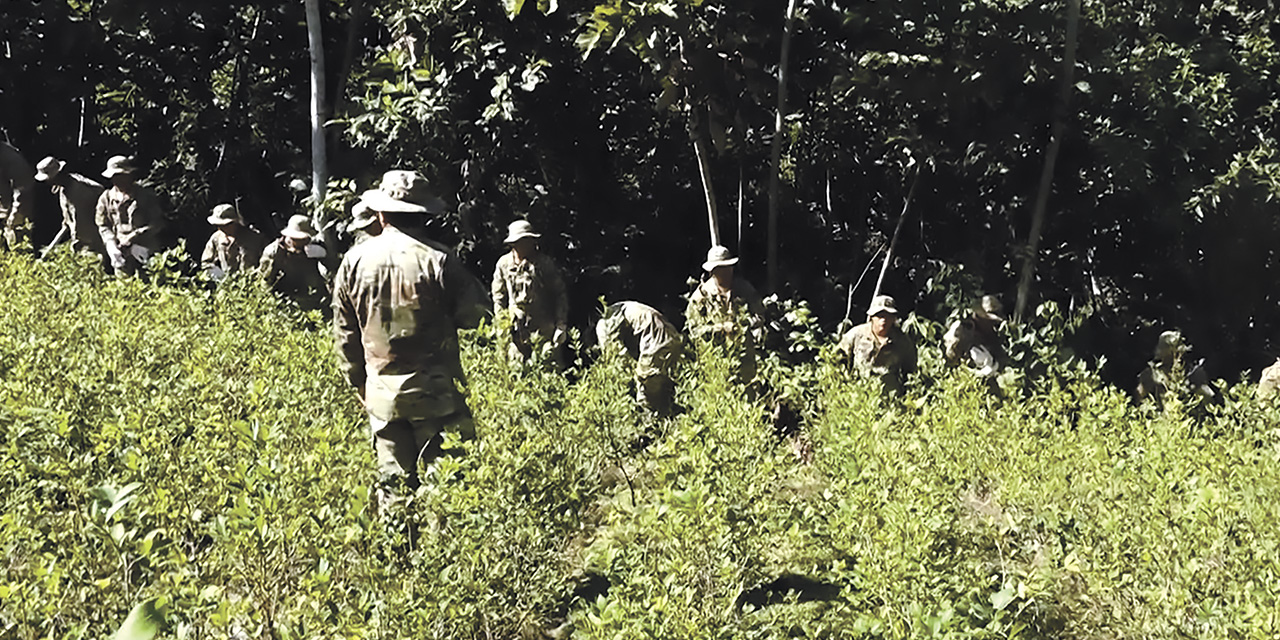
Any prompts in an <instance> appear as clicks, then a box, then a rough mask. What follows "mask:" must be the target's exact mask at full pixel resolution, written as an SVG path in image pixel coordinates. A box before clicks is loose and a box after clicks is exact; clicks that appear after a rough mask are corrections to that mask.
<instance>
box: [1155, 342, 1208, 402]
mask: <svg viewBox="0 0 1280 640" xmlns="http://www.w3.org/2000/svg"><path fill="white" fill-rule="evenodd" d="M1190 351H1191V347H1190V346H1189V345H1188V344H1187V343H1186V342H1185V341H1184V340H1183V339H1182V334H1181V333H1179V332H1177V331H1165V332H1164V333H1161V334H1160V338H1159V340H1157V342H1156V349H1155V354H1154V355H1155V360H1153V361H1152V362H1150V363H1148V364H1147V368H1146V369H1145V370H1143V372H1142V373H1141V374H1140V375H1139V376H1138V394H1137V395H1138V401H1139V402H1141V401H1142V400H1145V399H1147V398H1151V399H1153V400H1155V401H1156V404H1163V402H1164V397H1165V395H1166V394H1167V393H1169V392H1170V391H1171V390H1180V391H1182V392H1184V393H1185V392H1189V393H1191V394H1192V396H1193V397H1194V402H1195V403H1196V404H1200V403H1203V402H1204V401H1206V400H1210V399H1212V398H1213V397H1214V396H1215V395H1216V392H1215V391H1214V390H1213V387H1212V386H1211V385H1210V384H1209V374H1208V373H1206V372H1205V370H1204V361H1203V360H1201V361H1200V362H1197V363H1194V364H1192V365H1191V366H1190V367H1189V368H1187V367H1186V364H1185V362H1184V361H1183V356H1184V355H1186V354H1187V353H1188V352H1190Z"/></svg>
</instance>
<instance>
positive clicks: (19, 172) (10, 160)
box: [0, 141, 36, 249]
mask: <svg viewBox="0 0 1280 640" xmlns="http://www.w3.org/2000/svg"><path fill="white" fill-rule="evenodd" d="M35 176H36V172H35V169H33V168H32V167H31V164H30V163H28V162H27V160H26V158H23V157H22V154H21V153H20V152H19V151H18V150H17V149H15V148H14V147H13V145H11V144H9V143H7V142H3V141H0V223H3V227H4V230H3V239H4V242H3V244H4V245H5V246H8V247H9V248H10V249H18V248H21V247H24V246H25V245H26V243H27V241H28V236H29V235H30V231H31V223H30V221H31V207H32V206H33V204H32V199H31V196H32V193H31V187H32V186H34V185H35V181H36V178H35Z"/></svg>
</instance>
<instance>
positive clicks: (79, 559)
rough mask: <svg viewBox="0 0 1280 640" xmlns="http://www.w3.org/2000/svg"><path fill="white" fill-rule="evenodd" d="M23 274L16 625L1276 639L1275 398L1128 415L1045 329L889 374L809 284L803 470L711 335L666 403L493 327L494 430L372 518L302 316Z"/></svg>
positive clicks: (16, 378) (209, 632)
mask: <svg viewBox="0 0 1280 640" xmlns="http://www.w3.org/2000/svg"><path fill="white" fill-rule="evenodd" d="M0 296H3V298H2V299H4V300H5V301H6V302H7V303H8V304H6V305H5V308H4V310H3V312H0V314H2V317H0V423H3V424H4V429H3V430H2V431H0V434H2V435H0V448H2V449H3V455H2V456H0V487H2V488H3V489H4V497H3V510H0V549H2V550H3V558H0V562H3V566H4V571H3V572H0V636H2V637H6V638H8V637H13V638H45V637H55V638H88V637H104V636H106V635H109V634H111V633H113V632H114V631H115V630H116V629H119V628H121V627H122V625H123V626H124V627H125V628H126V629H127V630H128V631H129V632H130V633H143V634H148V633H154V632H155V630H156V629H160V633H162V634H163V636H164V637H178V638H206V637H278V638H304V637H305V638H311V637H326V638H328V637H334V638H337V637H342V638H404V637H442V638H443V637H448V638H473V637H474V638H516V637H520V638H537V637H546V636H547V635H550V636H553V637H569V636H571V637H575V638H615V637H624V638H643V637H652V638H784V637H785V638H791V637H804V638H867V637H883V638H906V637H949V638H997V637H1000V638H1005V637H1021V638H1100V637H1112V638H1164V637H1177V636H1185V637H1196V638H1259V639H1260V638H1271V637H1275V636H1276V634H1277V633H1280V629H1278V628H1277V625H1278V624H1280V623H1278V622H1277V618H1276V616H1275V611H1276V610H1277V607H1278V604H1280V603H1278V601H1277V594H1278V593H1280V567H1278V566H1277V564H1276V561H1275V559H1276V558H1277V557H1278V555H1277V554H1278V553H1280V533H1278V532H1280V526H1277V525H1280V522H1278V520H1280V510H1278V509H1277V507H1276V502H1275V500H1274V496H1275V495H1277V492H1280V471H1277V464H1276V463H1277V460H1278V459H1280V438H1278V437H1277V434H1280V414H1278V413H1277V411H1276V410H1275V409H1269V408H1264V407H1260V406H1258V405H1256V404H1255V403H1254V402H1252V401H1251V395H1250V390H1249V389H1248V388H1246V387H1245V386H1244V385H1236V386H1234V387H1231V388H1229V389H1228V390H1227V393H1226V394H1225V396H1226V399H1225V401H1224V402H1223V403H1222V404H1221V405H1220V406H1215V407H1212V408H1211V409H1210V410H1209V412H1208V415H1207V416H1206V417H1204V418H1203V419H1193V418H1191V417H1188V416H1187V415H1186V412H1185V411H1183V410H1182V409H1181V407H1180V406H1179V405H1178V404H1177V403H1171V404H1170V406H1169V407H1168V408H1167V410H1166V411H1164V412H1162V413H1156V412H1154V411H1153V410H1151V409H1150V408H1136V407H1133V406H1132V405H1131V403H1130V402H1129V399H1128V398H1127V397H1126V396H1125V395H1123V394H1121V393H1119V392H1117V391H1116V390H1115V389H1113V388H1110V387H1107V386H1105V385H1104V384H1102V383H1101V382H1100V381H1099V380H1098V378H1097V376H1096V375H1094V374H1092V373H1091V372H1090V369H1089V368H1088V367H1083V366H1081V365H1079V364H1078V363H1074V362H1072V361H1069V360H1067V359H1066V358H1064V357H1063V354H1061V353H1060V352H1056V351H1054V350H1053V349H1052V348H1051V346H1050V344H1049V343H1050V342H1051V340H1050V337H1049V336H1048V335H1047V334H1045V335H1043V336H1041V338H1037V339H1036V341H1034V342H1030V343H1029V344H1030V346H1031V348H1030V349H1029V350H1026V351H1023V353H1025V354H1032V355H1033V356H1034V357H1035V358H1037V362H1043V363H1046V364H1045V367H1047V368H1046V370H1045V372H1044V373H1042V374H1040V375H1039V377H1038V378H1036V379H1035V381H1034V382H1032V383H1028V385H1027V386H1026V387H1025V392H1024V393H1020V394H1012V395H1001V394H993V393H991V392H990V389H989V388H988V387H987V386H985V385H984V384H981V383H980V382H979V381H977V380H975V379H974V378H973V377H972V376H969V375H966V374H965V373H964V372H963V371H945V370H943V369H942V368H941V367H940V365H939V363H938V362H937V356H936V353H934V352H935V351H936V350H937V346H936V343H935V342H929V341H922V342H921V355H922V367H923V368H924V369H925V371H924V374H923V375H921V376H919V377H918V379H917V382H916V384H915V386H914V387H912V388H911V390H910V391H909V392H908V394H907V396H906V397H905V398H901V399H897V398H882V397H881V396H880V394H879V392H878V390H877V389H875V388H874V387H873V386H872V385H869V384H866V383H863V382H861V381H859V380H856V379H853V378H851V377H850V375H849V374H848V373H847V372H845V371H844V370H843V369H842V368H841V367H839V366H837V365H836V364H835V363H834V359H833V358H831V357H830V356H831V346H830V344H829V341H828V342H827V343H825V344H824V339H823V338H822V336H821V335H820V334H819V333H817V332H816V329H815V328H813V326H812V322H811V317H810V316H808V315H807V313H806V311H805V310H804V308H803V307H802V306H800V305H796V304H793V303H785V304H782V305H781V306H782V307H783V309H784V315H785V314H786V313H790V314H791V315H792V317H791V318H790V319H789V320H788V322H789V323H790V329H789V331H790V333H791V334H792V335H790V336H789V344H792V345H796V346H797V348H798V352H802V353H806V354H810V355H812V354H813V353H814V352H815V351H816V352H817V356H816V357H812V358H808V357H806V358H795V357H787V358H774V357H772V356H768V355H765V356H764V358H763V359H764V362H765V364H764V365H763V367H762V371H763V372H764V374H765V375H766V376H767V377H769V379H770V384H771V386H772V387H773V388H774V389H775V390H778V391H779V392H780V393H789V394H791V397H799V398H801V399H802V400H803V403H804V404H803V406H802V407H801V410H802V413H803V414H804V418H805V421H804V423H805V425H806V427H805V430H806V433H805V436H806V437H807V438H808V439H809V440H810V441H811V443H812V447H813V451H812V462H810V463H806V462H804V461H802V460H800V459H798V458H797V456H796V455H794V454H793V452H792V449H791V447H789V446H787V444H785V443H783V442H780V441H779V440H778V438H777V437H776V436H775V435H774V433H773V432H772V430H771V428H770V424H769V423H770V419H769V409H770V407H769V405H768V403H769V402H770V399H768V398H761V399H759V400H755V399H751V398H753V397H754V396H752V395H751V394H747V393H745V392H744V390H743V388H742V387H740V386H739V385H737V384H736V383H734V382H731V380H732V379H733V377H734V376H733V375H732V372H734V371H735V369H734V364H733V362H732V361H731V359H729V358H725V357H723V355H721V354H717V353H715V352H714V350H711V349H709V348H707V346H706V345H696V347H695V348H696V349H697V353H696V358H695V359H693V360H692V361H691V363H690V364H689V365H688V366H687V367H686V368H685V369H684V370H683V371H682V372H681V373H680V377H679V381H678V394H679V397H678V401H679V403H680V404H681V405H682V406H684V407H687V410H686V411H685V412H684V413H682V414H680V415H678V416H677V417H675V418H673V419H670V420H666V421H653V420H651V419H648V418H645V417H644V416H643V414H642V413H641V412H640V411H639V410H638V408H637V407H636V406H635V404H634V401H633V399H632V390H631V388H630V385H631V384H632V383H631V377H632V376H631V368H630V367H631V365H630V363H629V362H627V361H626V360H625V359H624V358H620V357H617V356H613V355H604V356H602V357H601V358H599V359H598V360H596V361H595V362H593V363H591V364H590V365H589V366H587V365H584V366H583V368H582V369H581V370H580V371H578V372H577V375H578V378H577V380H576V381H574V382H572V383H570V382H568V381H566V380H565V379H564V378H561V377H559V376H556V375H552V374H549V373H546V372H543V371H531V372H528V373H526V374H524V375H515V374H513V372H511V371H510V370H509V369H508V368H507V366H506V362H505V351H504V350H503V349H502V348H501V344H500V343H499V342H498V341H495V340H493V339H492V338H491V337H489V330H488V329H487V328H482V329H480V330H478V331H475V332H469V333H467V334H466V335H464V337H463V352H464V364H465V366H466V369H467V372H468V376H469V386H468V394H469V399H470V403H471V406H472V409H473V410H474V412H475V414H476V418H477V423H478V425H479V432H480V438H479V439H478V440H476V441H473V442H469V443H465V445H464V444H463V443H456V442H455V443H452V444H453V446H455V447H457V448H460V449H464V450H465V455H461V456H452V457H445V458H443V459H442V460H441V461H440V462H439V463H438V464H437V465H436V466H435V467H434V468H433V469H431V470H430V472H429V477H430V478H431V482H429V483H428V488H427V489H425V490H423V491H422V492H420V493H419V494H417V495H415V496H414V497H413V498H412V499H411V500H409V501H408V502H407V504H404V505H402V506H399V507H395V508H392V509H390V510H388V511H384V512H383V513H378V512H377V509H375V507H374V502H375V501H374V500H372V499H371V486H372V482H373V480H374V472H373V469H372V467H373V455H372V450H371V447H370V443H369V436H368V433H367V426H366V422H365V417H364V415H363V413H362V410H361V408H360V406H359V404H358V402H357V401H356V399H355V396H354V394H353V393H352V392H351V391H350V390H349V389H348V388H347V387H346V385H345V382H344V381H343V380H341V379H340V377H339V375H338V373H337V368H336V367H335V366H334V363H333V357H334V356H333V355H332V345H331V336H330V333H329V331H328V329H327V328H325V327H322V326H317V322H316V317H315V315H314V314H312V315H310V316H308V315H304V314H301V313H299V312H298V311H296V310H290V309H289V308H287V307H281V306H280V304H279V303H278V302H277V300H276V299H275V298H274V297H273V296H272V295H271V294H270V293H269V292H268V291H267V290H266V289H265V288H264V287H263V286H262V285H261V284H260V283H258V282H256V281H254V280H252V279H249V278H233V279H231V280H229V281H228V282H226V283H224V284H223V285H222V286H220V287H218V288H217V289H216V290H203V289H186V288H175V287H172V286H168V285H164V284H146V283H143V282H140V281H138V280H133V279H122V280H117V279H113V278H108V277H104V276H102V275H100V274H99V273H98V272H97V269H96V267H95V266H94V265H91V264H85V263H79V262H76V260H75V259H74V258H72V257H71V256H69V255H62V256H60V257H58V258H57V259H56V260H55V261H53V262H50V263H35V262H32V261H30V260H28V259H26V258H21V257H16V256H10V255H0ZM913 324H918V326H915V328H913ZM907 325H908V329H909V330H910V331H912V332H913V333H914V334H915V335H917V336H918V337H921V338H926V337H930V336H932V338H931V339H933V338H936V337H937V334H938V328H937V326H936V325H930V324H927V323H926V322H925V321H923V320H917V321H916V323H910V322H909V323H907ZM1037 326H1038V325H1036V324H1034V323H1033V325H1032V327H1031V328H1029V329H1027V331H1029V332H1041V331H1042V330H1041V329H1038V328H1036V327H1037ZM1037 335H1040V334H1039V333H1038V334H1037ZM1027 357H1031V356H1030V355H1029V356H1027ZM1048 363H1057V365H1055V366H1059V365H1060V366H1061V367H1062V368H1060V369H1056V370H1054V369H1052V368H1049V364H1048ZM1054 371H1057V373H1054ZM131 614H132V615H131ZM126 621H127V622H126Z"/></svg>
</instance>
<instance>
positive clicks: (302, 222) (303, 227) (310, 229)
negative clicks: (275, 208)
mask: <svg viewBox="0 0 1280 640" xmlns="http://www.w3.org/2000/svg"><path fill="white" fill-rule="evenodd" d="M280 235H282V236H284V237H286V238H293V239H294V240H310V239H311V236H314V235H316V228H315V226H314V225H312V224H311V218H309V217H307V216H304V215H301V214H299V215H296V216H291V217H290V218H289V225H288V226H286V227H285V228H284V229H282V230H281V231H280Z"/></svg>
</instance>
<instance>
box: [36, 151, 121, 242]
mask: <svg viewBox="0 0 1280 640" xmlns="http://www.w3.org/2000/svg"><path fill="white" fill-rule="evenodd" d="M65 167H66V163H65V162H62V161H61V160H58V159H57V158H54V157H53V156H49V157H48V158H45V159H44V160H41V161H40V163H39V164H37V165H36V180H37V181H39V182H44V183H47V184H48V185H49V189H50V190H52V191H53V193H55V194H56V195H57V196H58V204H59V205H60V206H61V207H62V230H60V231H59V232H58V237H62V236H63V235H69V236H70V237H71V248H72V249H75V250H76V251H83V252H85V253H92V254H94V255H96V256H98V257H99V258H100V259H103V260H105V259H106V257H107V252H106V249H104V248H103V246H102V235H101V234H100V233H98V224H97V222H95V216H96V213H97V209H98V199H99V198H101V197H102V192H103V191H104V187H103V186H102V185H101V184H99V183H98V182H97V181H96V180H90V179H89V178H86V177H84V176H82V175H80V174H78V173H72V172H70V171H63V169H64V168H65ZM52 248H53V244H50V245H49V246H48V247H46V248H45V253H48V251H49V250H50V249H52Z"/></svg>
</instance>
